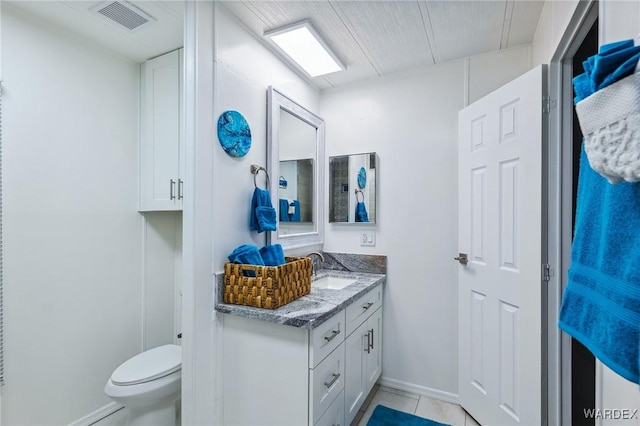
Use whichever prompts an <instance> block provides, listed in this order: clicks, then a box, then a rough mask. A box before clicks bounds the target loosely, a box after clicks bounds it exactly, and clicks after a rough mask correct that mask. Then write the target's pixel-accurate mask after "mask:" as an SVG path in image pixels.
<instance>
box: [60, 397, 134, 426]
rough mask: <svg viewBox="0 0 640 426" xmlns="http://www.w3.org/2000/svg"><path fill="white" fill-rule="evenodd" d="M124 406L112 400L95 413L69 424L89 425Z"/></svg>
mask: <svg viewBox="0 0 640 426" xmlns="http://www.w3.org/2000/svg"><path fill="white" fill-rule="evenodd" d="M123 408H124V407H123V406H122V405H119V404H116V403H115V402H111V403H109V404H107V405H105V406H104V407H102V408H98V409H97V410H96V411H94V412H93V413H90V414H87V415H86V416H84V417H83V418H81V419H78V420H76V421H74V422H72V423H69V426H89V425H92V424H94V423H97V422H98V421H100V420H102V419H104V418H105V417H108V416H110V415H111V414H113V413H115V412H116V411H119V410H122V409H123Z"/></svg>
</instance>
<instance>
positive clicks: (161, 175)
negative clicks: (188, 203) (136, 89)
mask: <svg viewBox="0 0 640 426" xmlns="http://www.w3.org/2000/svg"><path fill="white" fill-rule="evenodd" d="M180 74H181V69H180V51H178V50H176V51H174V52H170V53H167V54H166V55H162V56H159V57H157V58H154V59H151V60H149V61H147V62H146V63H144V64H143V66H142V99H141V113H142V114H141V149H140V210H142V211H149V210H180V209H181V208H182V202H181V200H179V191H180V190H181V188H180V187H181V182H179V180H181V178H180V93H181V92H182V90H181V87H180V77H181V76H180Z"/></svg>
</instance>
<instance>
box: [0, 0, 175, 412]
mask: <svg viewBox="0 0 640 426" xmlns="http://www.w3.org/2000/svg"><path fill="white" fill-rule="evenodd" d="M1 47H2V49H1V51H2V66H3V69H2V75H3V80H4V81H3V95H2V96H3V100H2V101H3V117H2V120H3V123H2V125H3V196H4V200H3V203H4V204H3V207H4V211H3V214H4V218H3V220H4V283H5V288H4V291H5V298H4V301H5V323H4V324H5V358H6V382H7V384H6V386H5V387H4V388H3V389H2V419H1V422H2V424H5V425H18V424H19V425H29V424H33V425H53V424H56V425H59V424H68V423H70V422H73V421H76V420H78V419H80V418H83V417H85V416H87V415H89V414H90V413H92V412H94V411H96V410H99V409H101V408H102V407H104V406H106V405H108V404H110V400H109V398H108V397H106V396H105V395H104V393H103V389H104V385H105V383H106V380H107V379H108V378H109V376H110V375H111V373H112V372H113V370H114V369H115V368H116V367H117V366H118V365H119V364H120V363H121V362H123V361H124V360H126V359H127V358H129V357H130V356H132V355H135V354H136V353H139V352H140V351H141V350H142V349H143V347H144V346H145V343H147V344H149V345H150V344H155V343H158V342H162V341H166V340H167V339H171V338H172V336H173V332H174V328H173V325H172V324H171V329H170V330H168V329H167V327H169V325H167V324H160V323H156V321H155V319H156V318H158V317H163V316H164V317H170V318H171V317H172V316H173V306H171V310H169V309H168V307H167V305H170V304H171V302H167V298H168V297H173V292H174V291H173V288H172V285H171V284H170V285H167V281H166V278H165V277H161V278H159V279H157V277H154V276H153V275H152V273H151V271H152V269H153V268H151V267H149V264H145V262H149V263H152V262H157V261H161V262H175V256H176V252H175V249H174V248H171V247H170V246H171V244H173V243H172V242H171V241H174V242H175V240H178V239H179V238H180V232H181V230H180V227H179V226H178V224H177V223H176V217H177V214H172V215H173V217H165V218H161V217H159V216H154V217H151V216H149V218H150V220H149V221H146V220H145V218H144V217H143V216H142V215H140V214H139V213H138V212H137V211H136V209H137V205H138V202H137V196H138V195H137V194H138V189H137V170H138V128H139V118H138V117H139V88H140V81H139V79H140V71H139V65H138V64H134V63H131V62H129V61H126V60H123V59H121V58H119V57H117V56H114V54H113V53H107V52H106V51H103V50H101V49H99V48H97V47H95V46H93V45H89V44H86V43H85V42H83V41H82V40H78V39H76V38H74V37H73V36H72V35H70V34H69V33H67V32H66V31H63V30H59V29H56V28H53V27H49V26H48V25H47V24H46V23H44V22H41V21H39V20H33V19H31V18H29V17H28V16H25V15H23V13H22V12H19V11H17V10H15V9H13V8H12V7H10V6H7V5H6V4H4V5H3V8H2V46H1ZM167 247H169V248H167ZM171 269H172V268H171V267H168V268H167V269H165V270H166V271H167V270H168V271H169V273H171V272H170V270H171ZM174 275H175V272H173V273H171V276H170V277H168V279H169V280H170V281H171V283H173V281H174V278H175V277H174ZM167 287H168V288H169V289H168V290H167ZM169 292H171V296H167V294H168V293H169ZM145 300H146V301H147V302H149V304H148V305H147V306H146V307H147V308H149V309H147V310H145V309H144V307H143V303H144V301H145ZM157 300H163V301H164V302H163V303H164V305H163V304H160V305H156V304H155V302H151V301H157ZM145 315H146V317H145ZM145 318H146V320H145ZM145 338H146V342H145V341H144V339H145Z"/></svg>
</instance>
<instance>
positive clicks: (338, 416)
mask: <svg viewBox="0 0 640 426" xmlns="http://www.w3.org/2000/svg"><path fill="white" fill-rule="evenodd" d="M344 424H345V423H344V391H342V392H340V394H339V395H338V396H337V398H336V399H334V400H333V402H332V403H331V405H330V406H329V408H327V411H326V412H325V413H324V414H323V415H322V417H320V420H318V422H317V423H316V424H315V426H343V425H344Z"/></svg>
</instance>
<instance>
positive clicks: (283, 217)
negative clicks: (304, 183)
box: [279, 198, 300, 222]
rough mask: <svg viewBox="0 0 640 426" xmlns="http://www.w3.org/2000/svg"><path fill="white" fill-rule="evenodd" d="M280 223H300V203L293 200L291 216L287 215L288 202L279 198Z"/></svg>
mask: <svg viewBox="0 0 640 426" xmlns="http://www.w3.org/2000/svg"><path fill="white" fill-rule="evenodd" d="M279 201H280V214H279V217H280V222H300V201H298V200H293V208H294V212H293V214H289V200H287V199H285V198H280V200H279Z"/></svg>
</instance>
